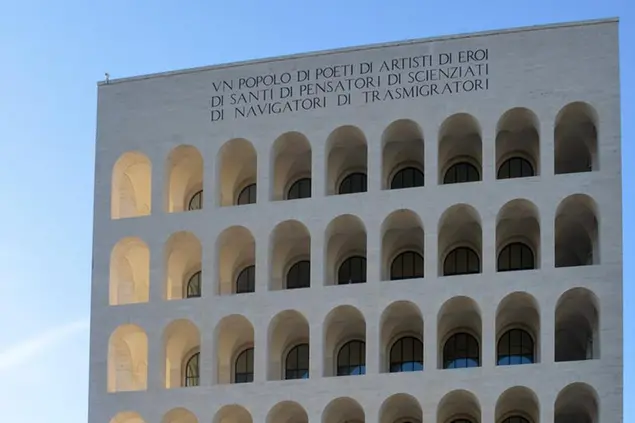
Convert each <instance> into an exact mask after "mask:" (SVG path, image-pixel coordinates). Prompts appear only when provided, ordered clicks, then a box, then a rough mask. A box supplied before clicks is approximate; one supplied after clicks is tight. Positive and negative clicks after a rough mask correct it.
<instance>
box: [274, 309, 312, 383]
mask: <svg viewBox="0 0 635 423" xmlns="http://www.w3.org/2000/svg"><path fill="white" fill-rule="evenodd" d="M268 336H269V341H268V345H269V361H268V370H267V380H290V379H307V378H308V377H309V322H308V321H307V319H306V318H305V317H304V316H303V315H302V314H301V313H299V312H297V311H295V310H286V311H282V312H280V313H278V314H277V315H276V316H275V317H274V318H273V319H272V320H271V323H269V330H268Z"/></svg>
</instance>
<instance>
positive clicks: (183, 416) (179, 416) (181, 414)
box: [161, 407, 198, 423]
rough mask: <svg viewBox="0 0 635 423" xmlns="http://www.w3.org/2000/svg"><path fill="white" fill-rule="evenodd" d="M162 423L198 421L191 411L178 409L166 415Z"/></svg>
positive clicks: (194, 422)
mask: <svg viewBox="0 0 635 423" xmlns="http://www.w3.org/2000/svg"><path fill="white" fill-rule="evenodd" d="M161 423H198V419H197V418H196V416H195V415H194V413H192V412H191V411H190V410H188V409H186V408H183V407H178V408H173V409H172V410H170V411H168V412H167V413H165V415H164V416H163V418H162V419H161Z"/></svg>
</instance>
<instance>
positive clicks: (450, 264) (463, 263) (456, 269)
mask: <svg viewBox="0 0 635 423" xmlns="http://www.w3.org/2000/svg"><path fill="white" fill-rule="evenodd" d="M480 272H481V261H480V260H479V258H478V254H476V252H474V250H472V249H471V248H468V247H458V248H455V249H454V250H452V251H450V254H448V255H447V257H446V258H445V261H444V262H443V276H453V275H469V274H471V273H480Z"/></svg>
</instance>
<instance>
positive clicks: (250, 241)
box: [216, 226, 256, 295]
mask: <svg viewBox="0 0 635 423" xmlns="http://www.w3.org/2000/svg"><path fill="white" fill-rule="evenodd" d="M216 251H217V252H218V255H217V260H218V262H217V265H218V293H219V294H220V295H231V294H241V293H248V292H254V290H255V285H256V269H255V264H256V241H255V239H254V237H253V235H252V234H251V232H250V231H249V229H247V228H245V227H244V226H232V227H230V228H227V229H225V230H224V231H223V232H222V233H221V234H220V235H219V236H218V240H217V241H216Z"/></svg>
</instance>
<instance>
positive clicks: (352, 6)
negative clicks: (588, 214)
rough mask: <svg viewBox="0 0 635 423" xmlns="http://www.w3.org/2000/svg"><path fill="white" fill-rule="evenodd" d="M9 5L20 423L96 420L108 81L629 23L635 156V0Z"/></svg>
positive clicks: (7, 294) (7, 93) (4, 144)
mask: <svg viewBox="0 0 635 423" xmlns="http://www.w3.org/2000/svg"><path fill="white" fill-rule="evenodd" d="M628 3H631V5H630V7H629V6H628ZM445 8H448V9H445ZM0 10H1V12H0V60H1V64H2V66H0V157H2V158H3V160H4V164H3V165H2V166H0V192H1V193H2V197H3V198H4V201H3V205H2V207H1V208H0V222H2V223H0V288H1V289H2V291H1V293H0V333H2V336H0V381H2V383H0V410H2V412H3V418H4V420H6V421H21V422H34V423H35V422H46V423H62V422H63V423H85V422H86V413H87V386H88V371H87V370H88V329H87V321H88V316H89V295H90V263H91V251H90V250H91V240H92V201H93V168H94V134H95V113H96V110H95V109H96V86H95V83H96V81H98V80H101V79H103V75H104V72H109V73H110V75H111V77H112V78H119V77H125V76H131V75H136V74H144V73H152V72H159V71H165V70H172V69H180V68H187V67H193V66H202V65H209V64H215V63H223V62H229V61H236V60H246V59H254V58H262V57H267V56H274V55H281V54H290V53H299V52H303V51H311V50H322V49H330V48H337V47H346V46H353V45H359V44H366V43H376V42H384V41H396V40H400V39H408V38H419V37H428V36H435V35H444V34H454V33H462V32H472V31H481V30H490V29H500V28H506V27H515V26H526V25H534V24H544V23H553V22H560V21H572V20H584V19H595V18H603V17H614V16H618V17H620V19H621V25H620V29H621V31H620V38H621V40H620V41H621V74H622V134H623V140H624V141H625V142H624V143H623V150H622V155H623V163H628V162H629V161H630V158H633V157H635V156H634V151H633V150H634V148H635V145H634V144H633V143H631V142H629V140H630V139H632V138H633V137H635V119H634V118H633V117H635V4H633V3H632V0H575V1H573V0H531V1H527V0H516V1H509V0H504V1H503V0H482V1H467V0H454V1H429V0H418V1H415V0H391V1H385V0H384V1H381V0H366V1H359V0H349V1H342V0H320V1H314V0H301V1H298V0H293V1H292V0H268V1H256V0H253V1H244V0H233V1H214V0H208V1H189V2H177V1H173V2H167V1H161V0H154V1H149V0H137V1H135V2H131V1H127V0H110V1H103V2H94V1H86V0H66V1H58V2H52V1H43V0H40V1H33V0H21V1H10V0H6V1H4V2H2V6H1V8H0ZM629 116H631V118H630V119H629V118H628V117H629ZM623 178H624V181H623V184H624V195H623V198H624V199H623V201H624V234H625V235H627V236H625V237H624V239H625V243H624V256H625V267H624V281H625V289H624V293H625V301H632V299H633V295H634V294H635V290H634V288H633V286H632V285H631V284H629V281H630V280H631V279H632V276H633V271H634V268H633V259H632V258H633V253H634V251H633V247H634V244H633V242H632V241H629V238H630V237H629V236H628V235H629V234H631V235H632V234H633V231H634V230H635V228H634V227H633V220H632V219H630V218H629V216H631V215H632V214H633V212H634V211H635V210H634V209H633V206H634V204H633V201H634V200H633V194H634V192H633V188H632V183H633V180H634V178H635V166H625V167H624V170H623ZM634 318H635V309H634V308H633V307H631V308H630V309H628V308H625V315H624V320H625V325H624V327H625V329H624V332H625V356H626V357H628V356H631V357H632V356H633V354H635V348H634V346H633V334H634V332H633V329H634V326H633V319H634ZM634 371H635V369H634V368H633V367H632V366H631V365H630V363H629V361H628V360H627V361H626V370H625V375H626V376H625V379H626V381H627V383H626V392H625V413H626V417H625V420H624V421H625V422H629V423H631V422H632V423H635V406H634V405H632V402H633V401H632V399H633V389H635V384H634V383H633V382H630V383H629V382H628V380H629V379H631V380H632V378H633V376H635V375H634V374H633V372H634ZM26 392H28V393H29V395H25V394H26ZM629 399H631V401H629ZM7 412H8V415H7V414H6V413H7Z"/></svg>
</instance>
